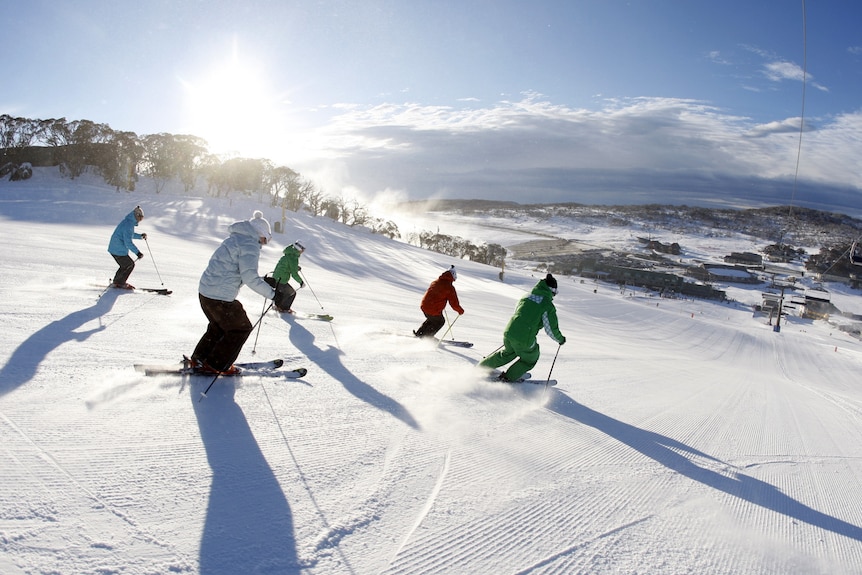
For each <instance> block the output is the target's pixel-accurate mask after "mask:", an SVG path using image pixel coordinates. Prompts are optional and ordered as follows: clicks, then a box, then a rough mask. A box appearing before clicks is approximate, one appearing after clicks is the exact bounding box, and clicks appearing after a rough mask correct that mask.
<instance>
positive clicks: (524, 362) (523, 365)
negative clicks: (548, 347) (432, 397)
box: [479, 274, 566, 381]
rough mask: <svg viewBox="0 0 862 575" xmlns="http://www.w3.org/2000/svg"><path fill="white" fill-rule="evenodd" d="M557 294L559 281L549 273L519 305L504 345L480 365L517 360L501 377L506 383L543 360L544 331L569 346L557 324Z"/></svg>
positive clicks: (504, 332) (497, 365)
mask: <svg viewBox="0 0 862 575" xmlns="http://www.w3.org/2000/svg"><path fill="white" fill-rule="evenodd" d="M556 293H557V280H556V278H554V276H552V275H551V274H548V275H547V276H546V277H545V278H544V279H541V280H539V282H538V283H537V284H536V285H535V287H534V288H533V291H531V292H530V295H528V296H525V297H524V298H522V299H521V301H519V302H518V305H517V307H516V308H515V313H514V315H512V318H511V319H510V320H509V323H508V324H507V325H506V329H505V330H504V331H503V346H502V347H501V348H500V349H499V350H498V351H496V352H494V353H492V354H491V355H489V356H488V357H486V358H485V359H483V360H482V361H481V362H479V365H480V366H482V367H488V368H492V369H494V368H498V367H500V366H502V365H505V364H507V363H509V362H511V361H513V360H515V359H517V360H518V361H516V362H515V363H513V364H512V365H510V366H509V369H507V370H506V371H505V372H503V373H502V374H501V375H500V379H501V380H502V381H518V379H520V378H521V377H522V376H523V375H524V374H525V373H527V371H529V370H530V369H532V368H533V366H535V365H536V363H537V362H538V361H539V355H540V351H539V344H538V342H537V341H536V335H538V333H539V330H540V329H542V328H544V329H545V332H546V333H547V334H548V336H549V337H550V338H551V339H553V340H554V341H555V342H557V343H558V344H560V345H563V344H564V343H566V338H565V336H564V335H563V334H562V333H560V327H559V325H558V321H557V308H556V307H554V301H553V300H554V295H555V294H556Z"/></svg>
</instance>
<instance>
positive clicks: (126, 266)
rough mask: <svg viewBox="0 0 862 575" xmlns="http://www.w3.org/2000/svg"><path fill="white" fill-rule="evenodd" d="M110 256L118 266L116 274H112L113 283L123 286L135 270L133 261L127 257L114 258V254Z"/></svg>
mask: <svg viewBox="0 0 862 575" xmlns="http://www.w3.org/2000/svg"><path fill="white" fill-rule="evenodd" d="M111 256H112V257H113V258H114V260H115V261H116V262H117V265H119V266H120V269H118V270H117V273H115V274H114V283H115V284H117V285H123V284H124V283H126V282H127V281H129V276H130V275H132V270H133V269H135V260H133V259H132V258H130V257H129V256H128V255H125V256H115V255H114V254H111Z"/></svg>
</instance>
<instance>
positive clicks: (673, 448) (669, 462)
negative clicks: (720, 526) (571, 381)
mask: <svg viewBox="0 0 862 575" xmlns="http://www.w3.org/2000/svg"><path fill="white" fill-rule="evenodd" d="M547 407H548V409H550V410H551V411H554V412H555V413H559V414H560V415H563V416H566V417H568V418H570V419H573V420H575V421H578V422H580V423H583V424H584V425H589V426H590V427H593V428H595V429H597V430H598V431H601V432H602V433H604V434H606V435H608V436H609V437H613V438H614V439H616V440H617V441H620V442H621V443H624V444H626V445H628V446H629V447H631V448H632V449H634V450H636V451H638V452H640V453H642V454H644V455H646V456H647V457H649V458H650V459H653V460H655V461H657V462H658V463H661V464H662V465H664V466H665V467H667V468H668V469H671V470H673V471H675V472H677V473H679V474H681V475H684V476H686V477H688V478H689V479H692V480H694V481H697V482H699V483H702V484H704V485H707V486H709V487H712V488H713V489H717V490H719V491H723V492H724V493H727V494H728V495H733V496H734V497H738V498H740V499H742V500H744V501H748V502H749V503H753V504H755V505H759V506H761V507H763V508H764V509H769V510H770V511H775V512H776V513H781V514H782V515H786V516H787V517H791V518H793V519H796V520H798V521H801V522H804V523H808V524H809V525H812V526H814V527H819V528H821V529H826V530H828V531H832V532H833V533H837V534H838V535H844V536H845V537H850V538H851V539H855V540H857V541H862V528H860V527H859V526H857V525H853V524H852V523H848V522H846V521H843V520H841V519H838V518H837V517H832V516H831V515H827V514H825V513H822V512H820V511H817V510H816V509H813V508H811V507H809V506H807V505H805V504H804V503H801V502H799V501H797V500H795V499H793V498H792V497H789V496H787V495H785V494H784V493H782V492H781V490H779V489H778V488H777V487H775V486H774V485H770V484H769V483H766V482H764V481H761V480H759V479H755V478H753V477H750V476H748V475H744V474H742V473H739V472H736V471H734V472H730V473H729V474H728V475H724V474H722V473H719V472H717V471H714V470H712V469H709V468H706V467H701V466H699V465H698V464H697V463H696V462H695V461H693V459H694V458H701V459H705V460H707V461H710V462H714V463H716V464H717V465H720V466H724V465H726V464H724V463H723V462H722V461H721V460H719V459H716V458H715V457H712V456H710V455H707V454H705V453H703V452H701V451H698V450H696V449H693V448H691V447H689V446H687V445H685V444H684V443H680V442H679V441H676V440H674V439H671V438H669V437H667V436H665V435H661V434H659V433H655V432H652V431H646V430H644V429H640V428H638V427H635V426H634V425H630V424H628V423H624V422H622V421H619V420H618V419H614V418H612V417H609V416H607V415H604V414H602V413H599V412H598V411H595V410H593V409H590V408H589V407H586V406H585V405H581V404H580V403H578V402H577V401H575V400H574V399H572V398H571V397H569V396H567V395H566V394H565V393H563V392H562V391H560V390H554V395H553V397H552V398H551V400H550V401H549V403H548V405H547ZM728 467H729V466H728Z"/></svg>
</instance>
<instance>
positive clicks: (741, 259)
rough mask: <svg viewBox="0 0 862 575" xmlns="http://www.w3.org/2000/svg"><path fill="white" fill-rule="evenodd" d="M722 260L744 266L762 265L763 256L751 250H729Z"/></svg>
mask: <svg viewBox="0 0 862 575" xmlns="http://www.w3.org/2000/svg"><path fill="white" fill-rule="evenodd" d="M724 261H725V262H727V263H729V264H741V265H744V266H755V267H757V266H763V256H762V255H760V254H753V253H751V252H731V254H730V255H729V256H724Z"/></svg>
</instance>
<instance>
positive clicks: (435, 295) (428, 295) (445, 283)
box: [419, 270, 464, 315]
mask: <svg viewBox="0 0 862 575" xmlns="http://www.w3.org/2000/svg"><path fill="white" fill-rule="evenodd" d="M454 281H455V278H453V277H452V274H450V273H449V270H446V271H445V272H443V273H442V274H440V277H439V278H437V279H436V280H434V281H433V282H431V285H430V286H428V289H427V290H426V291H425V295H424V296H422V304H421V305H420V306H419V307H420V309H421V310H422V313H424V314H426V315H443V309H444V308H445V307H446V303H447V302H448V303H449V305H450V306H452V309H454V310H455V311H457V312H458V313H459V314H462V313H464V308H462V307H461V304H460V303H458V294H457V293H456V292H455V286H454V285H452V282H454Z"/></svg>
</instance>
